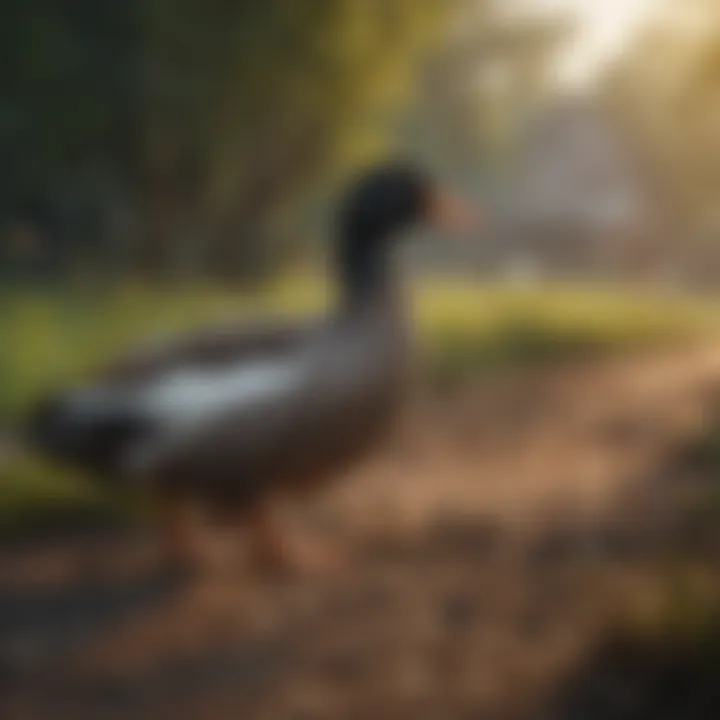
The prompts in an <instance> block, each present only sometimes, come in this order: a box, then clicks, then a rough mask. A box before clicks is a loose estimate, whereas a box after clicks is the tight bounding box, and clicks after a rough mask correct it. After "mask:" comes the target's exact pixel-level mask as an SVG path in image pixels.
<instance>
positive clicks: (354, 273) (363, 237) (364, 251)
mask: <svg viewBox="0 0 720 720" xmlns="http://www.w3.org/2000/svg"><path fill="white" fill-rule="evenodd" d="M390 249H391V248H390V243H389V242H388V241H387V239H386V238H385V237H383V236H382V235H379V234H377V233H369V232H366V231H365V232H364V231H363V230H362V229H361V228H353V229H352V230H350V231H348V232H346V233H345V235H344V237H343V242H342V244H341V246H340V253H339V257H338V258H337V262H338V281H339V283H340V291H341V312H342V313H343V314H345V315H347V314H350V315H355V314H358V313H360V314H364V313H366V312H368V311H371V310H377V311H380V312H382V310H383V309H385V310H386V311H387V312H389V313H392V312H393V310H395V309H397V305H398V301H399V288H398V286H397V278H396V276H395V272H394V264H393V262H392V257H391V255H390Z"/></svg>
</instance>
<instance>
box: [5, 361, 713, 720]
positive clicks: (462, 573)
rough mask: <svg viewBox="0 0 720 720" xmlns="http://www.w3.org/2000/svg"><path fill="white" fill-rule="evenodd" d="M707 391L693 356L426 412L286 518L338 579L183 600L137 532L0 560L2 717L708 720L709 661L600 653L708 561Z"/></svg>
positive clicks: (516, 380)
mask: <svg viewBox="0 0 720 720" xmlns="http://www.w3.org/2000/svg"><path fill="white" fill-rule="evenodd" d="M718 387H720V348H719V347H710V348H707V347H700V348H686V349H684V350H683V351H679V352H668V353H665V354H657V353H653V354H652V355H647V354H646V355H642V356H636V357H631V358H622V359H613V360H607V359H605V360H603V361H597V362H592V363H584V364H578V365H574V366H565V367H563V368H555V369H544V370H527V369H526V370H523V371H518V372H514V373H506V374H503V375H498V376H497V377H493V378H488V379H487V380H484V381H482V382H479V383H477V384H476V385H474V386H472V387H468V386H466V387H463V388H459V389H457V390H456V391H454V392H453V393H452V394H443V395H441V396H436V397H431V398H430V397H429V398H427V399H426V400H424V401H423V402H422V403H418V407H416V408H414V409H413V411H412V412H411V413H410V417H409V418H408V423H407V425H406V427H405V430H404V432H403V433H402V435H401V437H400V438H398V439H397V440H395V441H393V442H392V443H391V445H390V446H389V447H388V448H387V449H386V451H384V452H383V453H381V454H379V455H378V457H376V458H373V459H372V460H371V461H369V462H368V463H367V464H366V465H365V466H364V467H363V468H362V469H360V470H359V471H358V472H357V473H355V474H354V475H353V476H352V477H348V478H346V479H345V480H344V482H342V483H338V485H337V488H336V489H335V490H334V491H333V493H332V496H331V497H327V498H326V499H324V500H323V501H322V503H321V504H320V505H319V506H315V507H313V508H312V509H303V510H302V511H300V512H298V513H296V515H295V516H293V520H294V521H295V522H297V523H298V524H299V525H300V526H304V527H303V529H304V530H305V531H307V532H310V531H313V532H317V533H325V534H327V535H328V537H329V538H330V540H329V541H330V542H334V543H335V542H336V543H343V544H345V545H346V546H347V547H348V548H349V549H350V550H351V553H352V555H351V560H350V561H349V563H348V566H347V568H346V569H345V570H344V571H343V572H342V573H340V574H339V575H337V576H334V577H331V578H323V579H314V580H311V579H306V580H302V581H300V580H298V581H284V582H280V581H266V580H261V579H258V578H256V577H252V576H250V575H249V574H248V573H247V572H245V571H244V570H243V566H242V563H240V562H239V560H238V561H235V560H232V561H231V562H228V563H226V565H225V566H224V567H223V568H222V569H220V570H217V571H216V572H214V573H212V574H208V576H207V577H203V578H200V579H195V580H192V581H188V580H187V579H183V578H181V577H178V576H175V575H173V574H172V573H170V572H169V571H164V570H163V569H162V566H161V564H160V563H159V560H158V556H157V549H156V543H155V541H154V538H153V537H151V536H148V535H145V534H142V533H133V532H116V533H115V532H92V533H89V532H84V533H82V532H77V533H74V534H71V535H69V534H65V535H58V536H56V537H47V536H45V537H43V538H38V537H36V538H28V539H26V540H16V541H14V542H13V543H12V544H7V545H6V546H5V547H3V548H2V549H0V717H1V718H3V719H5V720H16V719H18V720H24V719H25V718H52V719H53V720H60V719H64V718H68V719H72V720H83V719H85V718H102V719H105V718H137V719H140V718H177V719H178V720H179V719H181V718H188V719H190V718H193V719H205V718H212V719H218V720H221V719H222V718H234V719H236V718H243V720H245V719H247V720H250V719H255V718H257V719H258V720H260V719H267V720H283V719H285V718H298V719H300V718H307V719H310V718H359V719H360V718H393V719H395V718H418V719H422V718H433V719H435V718H437V719H438V720H443V719H445V718H559V719H560V720H562V719H564V718H579V719H585V718H588V719H592V718H637V717H639V718H645V717H648V718H650V717H652V718H664V717H677V718H681V717H682V718H700V717H708V718H711V717H720V693H715V694H713V693H714V688H713V685H714V684H716V683H715V682H714V680H713V678H712V674H711V673H710V675H708V673H707V667H708V665H707V662H705V661H704V660H703V659H702V658H701V659H700V660H698V659H697V658H695V657H692V658H691V657H686V656H685V655H683V654H682V652H684V651H680V650H677V652H675V651H672V652H671V653H670V655H669V656H667V657H666V655H667V652H666V649H663V648H659V647H658V648H656V649H650V650H642V651H641V650H636V649H634V648H632V647H625V646H624V645H623V641H617V642H615V641H614V640H613V639H612V638H613V637H614V635H613V633H614V630H615V628H617V627H618V626H619V624H622V623H623V622H625V619H626V618H627V617H628V614H629V613H631V612H632V613H640V614H642V612H645V611H644V610H643V608H645V607H646V606H651V605H652V603H653V601H654V600H656V599H657V597H658V596H659V591H658V587H659V583H662V582H664V581H665V579H666V578H667V577H668V573H671V572H674V571H673V568H676V567H678V566H679V565H682V567H683V568H685V567H687V566H688V563H691V564H693V565H694V566H698V567H699V566H700V565H702V567H704V568H708V567H712V566H713V563H715V562H716V560H717V558H719V557H720V554H718V553H717V552H716V549H717V547H718V546H717V543H716V541H715V535H714V534H713V533H712V532H707V523H705V524H703V523H700V522H699V521H697V518H696V516H693V515H688V510H687V508H689V507H694V506H693V505H692V502H693V498H695V497H697V496H699V495H698V493H707V491H708V480H707V478H703V479H698V478H697V477H695V476H694V475H693V473H692V472H689V471H686V470H685V469H684V468H683V465H682V463H681V462H680V460H679V458H680V457H681V451H682V448H683V447H684V446H685V445H686V444H687V442H688V439H689V438H692V437H693V436H695V435H697V433H698V432H700V431H701V429H702V427H703V425H704V423H706V422H707V417H708V412H709V409H710V408H711V407H712V406H713V405H714V404H715V405H716V404H717V397H718V393H717V388H718ZM689 518H690V519H689ZM711 529H712V528H711ZM700 576H702V577H706V576H707V573H705V574H703V573H700V575H699V577H700ZM648 612H649V611H648ZM707 634H708V633H706V635H707ZM705 640H708V638H707V637H706V638H705ZM717 646H718V647H720V643H718V645H717ZM706 651H707V650H705V651H704V652H706ZM703 672H705V675H703ZM703 678H705V680H706V682H703ZM668 693H669V694H668ZM673 693H675V694H673ZM683 693H684V694H683ZM715 695H718V697H716V696H715ZM692 703H694V705H692ZM678 708H679V709H678ZM688 708H690V709H689V710H688ZM676 711H677V712H676ZM673 713H675V714H673ZM678 713H679V714H678ZM693 713H694V714H693Z"/></svg>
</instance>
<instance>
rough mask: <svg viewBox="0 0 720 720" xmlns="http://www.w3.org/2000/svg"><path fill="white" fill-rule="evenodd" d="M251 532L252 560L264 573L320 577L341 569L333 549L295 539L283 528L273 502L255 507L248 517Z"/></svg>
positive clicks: (339, 560) (339, 558)
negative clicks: (272, 572) (315, 575)
mask: <svg viewBox="0 0 720 720" xmlns="http://www.w3.org/2000/svg"><path fill="white" fill-rule="evenodd" d="M244 517H245V518H246V522H247V525H248V530H249V539H250V552H251V559H252V561H253V562H254V563H255V565H256V567H257V568H258V569H259V570H261V571H268V570H269V571H274V572H277V571H280V572H290V573H293V574H296V573H300V574H303V575H306V574H318V573H327V572H332V571H334V570H337V569H339V567H340V566H341V564H342V563H341V557H340V556H339V554H338V553H336V552H334V551H332V550H330V549H329V548H320V547H317V546H310V545H309V544H307V543H305V542H303V541H300V540H298V539H297V538H291V537H290V536H289V534H288V533H287V532H285V531H284V529H282V527H281V522H280V521H279V518H278V516H277V512H276V510H275V508H274V507H273V506H272V505H271V504H270V503H269V502H267V501H266V502H262V503H259V504H257V505H255V506H254V507H253V508H252V509H251V511H250V512H249V515H245V516H244Z"/></svg>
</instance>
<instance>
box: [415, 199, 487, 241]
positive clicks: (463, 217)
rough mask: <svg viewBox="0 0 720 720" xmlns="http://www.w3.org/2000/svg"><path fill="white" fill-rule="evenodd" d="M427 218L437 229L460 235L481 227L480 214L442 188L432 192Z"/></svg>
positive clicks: (475, 230) (473, 231) (468, 233)
mask: <svg viewBox="0 0 720 720" xmlns="http://www.w3.org/2000/svg"><path fill="white" fill-rule="evenodd" d="M428 218H429V221H430V223H432V224H433V225H434V226H436V227H437V228H438V229H440V230H445V231H447V232H451V233H457V234H461V235H470V234H472V233H475V232H477V231H478V230H479V229H480V227H481V221H480V215H479V213H478V212H477V211H476V210H475V209H474V208H473V207H471V206H470V205H469V204H468V203H465V202H463V201H462V200H460V199H458V198H456V197H454V196H453V195H450V194H448V193H445V192H443V191H442V190H435V191H434V192H433V194H432V196H431V198H430V206H429V208H428Z"/></svg>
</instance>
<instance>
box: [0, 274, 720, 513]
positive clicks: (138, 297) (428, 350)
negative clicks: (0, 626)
mask: <svg viewBox="0 0 720 720" xmlns="http://www.w3.org/2000/svg"><path fill="white" fill-rule="evenodd" d="M329 299H330V293H329V291H328V288H327V287H325V286H324V285H323V284H322V283H318V282H316V281H313V280H308V279H291V280H286V281H283V282H280V283H278V284H277V285H275V286H274V287H272V288H268V289H266V290H265V291H263V292H258V293H255V294H252V295H250V294H245V295H242V294H233V293H229V292H221V291H218V290H212V289H207V288H202V287H195V288H192V289H188V288H184V289H183V290H172V289H164V290H158V289H155V290H149V289H147V288H140V287H126V288H124V289H123V290H121V291H117V292H111V293H107V294H105V295H103V296H102V297H100V296H94V297H87V296H85V297H83V296H80V295H74V296H60V295H57V294H55V295H46V296H42V295H39V294H35V295H22V294H15V295H13V296H10V297H6V298H4V299H3V301H2V307H1V310H2V312H1V313H0V330H1V331H2V337H3V346H2V348H1V349H0V411H1V415H0V421H2V422H3V423H4V425H5V426H6V427H8V428H11V427H12V426H13V425H14V424H16V423H17V422H18V419H19V418H21V417H22V414H23V411H24V410H25V408H26V407H27V406H28V404H29V403H31V402H32V401H33V399H34V398H36V397H37V396H38V395H39V394H40V393H42V392H43V391H44V390H46V389H49V388H52V387H54V386H58V385H60V386H62V385H63V384H64V383H66V382H68V381H71V380H73V379H75V378H79V377H82V375H83V373H84V372H86V371H87V370H89V369H90V368H92V367H93V366H96V365H98V364H100V363H102V362H103V361H105V360H107V359H108V358H110V357H112V356H113V355H114V354H115V353H118V352H121V351H122V350H124V349H126V348H128V346H130V347H131V346H133V345H134V344H137V343H140V342H142V341H143V340H145V339H148V338H151V337H154V336H156V335H157V334H159V333H160V334H168V335H172V334H173V333H178V332H182V331H186V330H189V329H191V328H195V327H200V326H202V325H203V324H205V323H208V322H227V321H228V320H231V319H232V318H236V317H242V316H244V315H248V316H253V315H256V314H260V315H277V314H281V315H287V314H290V315H299V316H302V315H305V314H308V313H312V312H314V311H317V310H320V309H322V308H323V307H324V306H325V305H326V304H327V303H328V301H329ZM413 307H414V311H415V317H416V321H417V325H418V332H419V335H420V338H421V341H422V345H423V349H424V352H423V358H424V359H425V367H426V370H427V377H428V379H429V380H431V381H433V382H441V383H443V382H449V381H458V380H462V379H463V378H466V377H467V376H469V375H473V374H476V373H480V372H488V371H490V370H498V369H502V368H505V367H508V366H517V365H518V364H520V363H522V364H526V363H536V362H554V361H559V360H562V359H570V358H575V357H578V356H588V355H592V354H597V353H604V352H611V351H618V350H621V349H628V348H635V347H640V346H644V345H648V344H652V343H662V342H673V341H679V340H684V339H686V338H690V337H693V336H697V335H702V334H705V333H710V332H712V331H713V330H714V328H716V327H717V321H718V320H719V319H720V305H718V304H714V303H712V302H706V301H703V302H700V301H693V300H688V299H682V300H681V299H678V298H676V297H669V296H659V295H653V294H651V293H647V292H642V293H641V292H639V291H635V292H632V291H628V290H618V289H613V288H593V287H586V286H568V285H562V286H532V287H517V286H515V287H508V286H500V285H478V284H472V283H459V282H457V281H452V282H450V281H446V282H443V281H432V282H431V281H423V282H421V283H418V284H416V285H415V289H414V298H413ZM0 462H2V460H0ZM107 502H108V501H107V499H106V498H105V497H104V496H103V495H102V494H101V493H99V492H98V491H96V490H89V489H88V488H87V486H86V485H85V484H84V483H83V482H82V480H81V479H79V478H76V477H74V476H69V475H68V474H66V473H59V472H57V470H55V469H49V468H47V467H44V466H42V465H41V464H39V463H38V462H37V461H36V460H34V459H23V460H22V461H17V460H13V461H12V462H10V461H7V460H5V462H4V465H0V526H2V525H7V524H8V523H10V524H12V523H13V522H15V521H18V520H19V518H23V517H25V516H26V515H27V514H28V513H30V514H36V513H37V512H38V511H39V510H40V509H41V510H42V512H45V511H46V510H47V511H48V512H50V514H52V513H53V512H54V510H55V509H56V508H58V507H62V508H67V507H72V508H77V507H87V509H88V510H89V512H90V514H92V513H93V512H95V511H96V509H97V508H99V507H103V508H105V505H106V503H107Z"/></svg>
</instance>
